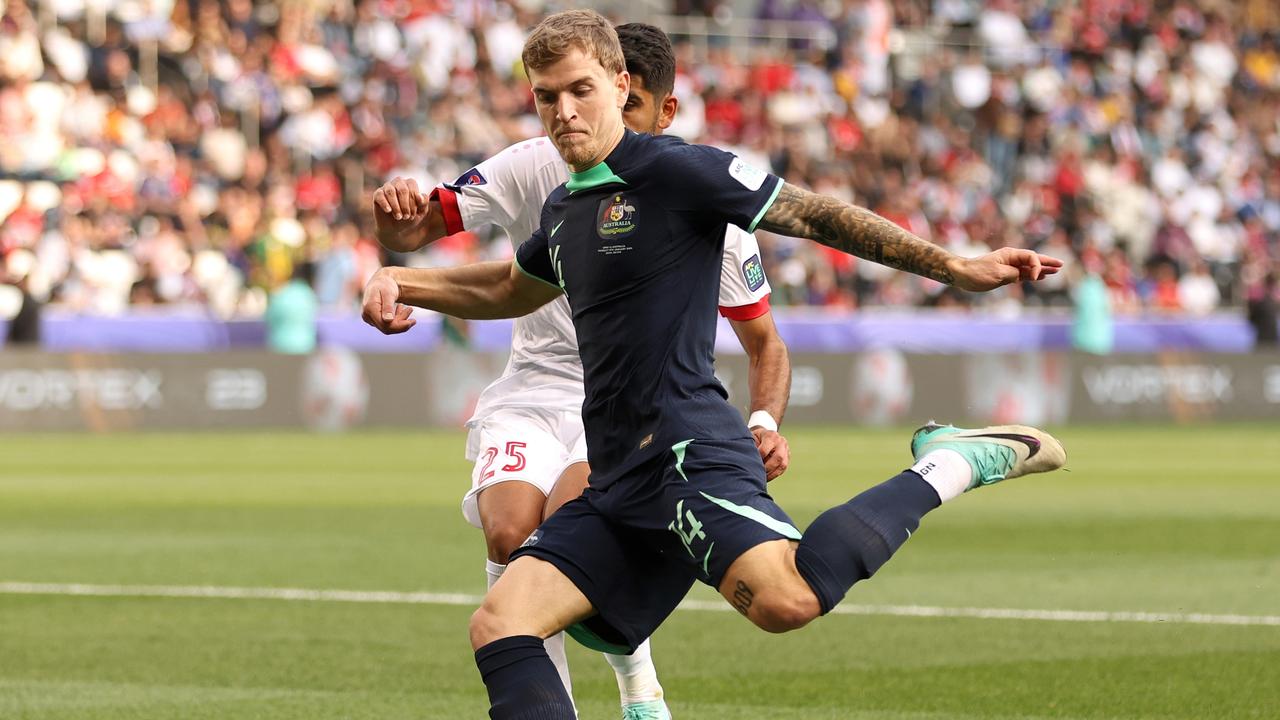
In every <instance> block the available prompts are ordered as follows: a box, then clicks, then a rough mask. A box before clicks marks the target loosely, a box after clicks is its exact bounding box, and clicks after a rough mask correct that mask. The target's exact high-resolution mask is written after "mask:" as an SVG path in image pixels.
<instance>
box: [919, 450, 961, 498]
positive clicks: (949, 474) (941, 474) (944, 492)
mask: <svg viewBox="0 0 1280 720" xmlns="http://www.w3.org/2000/svg"><path fill="white" fill-rule="evenodd" d="M911 469H912V470H913V471H914V472H916V473H917V474H919V475H920V477H922V478H924V481H925V482H927V483H929V484H930V485H932V486H933V489H934V490H937V491H938V497H940V498H942V502H946V501H948V500H953V499H955V498H958V497H960V495H961V494H963V493H964V491H965V490H967V489H969V483H970V482H972V481H973V468H972V467H971V466H970V465H969V461H968V460H965V459H964V456H963V455H961V454H960V453H958V452H956V451H955V450H932V451H930V452H928V453H925V456H924V457H922V458H920V462H918V463H916V464H915V465H912V466H911Z"/></svg>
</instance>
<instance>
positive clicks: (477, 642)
mask: <svg viewBox="0 0 1280 720" xmlns="http://www.w3.org/2000/svg"><path fill="white" fill-rule="evenodd" d="M468 629H469V630H470V632H471V647H472V649H474V650H479V649H480V648H482V647H484V646H485V645H488V644H489V643H491V642H493V641H494V640H500V639H502V638H504V637H506V633H505V632H504V630H505V628H504V627H503V624H502V618H500V617H499V616H498V614H497V613H496V612H494V611H493V609H492V608H490V607H489V605H488V604H487V603H485V604H482V605H481V606H480V608H479V609H477V610H476V611H475V612H473V613H471V624H470V626H469V628H468Z"/></svg>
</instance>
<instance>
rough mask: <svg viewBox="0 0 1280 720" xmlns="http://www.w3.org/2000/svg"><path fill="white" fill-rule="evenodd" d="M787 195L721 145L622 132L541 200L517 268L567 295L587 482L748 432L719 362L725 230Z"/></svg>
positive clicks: (750, 220)
mask: <svg viewBox="0 0 1280 720" xmlns="http://www.w3.org/2000/svg"><path fill="white" fill-rule="evenodd" d="M781 189H782V180H781V179H780V178H778V177H776V176H773V175H770V174H769V173H766V172H763V171H761V170H757V169H755V168H753V167H751V166H750V165H748V164H746V163H744V162H743V161H741V160H740V159H738V158H736V157H735V156H733V155H731V154H729V153H726V152H724V151H722V150H717V149H715V148H711V147H706V146H702V145H689V144H687V143H685V142H684V141H682V140H680V139H678V138H674V137H658V136H651V135H641V134H637V133H633V132H630V131H627V132H626V134H625V136H624V137H623V139H622V142H621V143H620V144H619V145H618V147H617V148H615V149H614V150H613V152H611V153H610V154H609V156H608V157H607V158H605V160H604V162H602V163H600V164H599V165H596V166H595V167H593V168H591V169H590V170H588V171H586V172H582V173H570V179H569V182H568V183H566V184H565V185H562V186H560V187H559V188H557V189H556V190H555V191H554V192H552V193H551V195H550V196H549V197H548V198H547V202H546V204H545V205H544V206H543V212H542V223H541V226H540V227H539V229H538V230H537V231H536V232H534V234H533V236H532V237H531V238H530V239H529V240H528V241H526V242H525V243H524V244H523V245H521V246H520V248H519V249H518V250H517V252H516V262H517V264H518V265H519V267H520V269H521V270H523V271H524V272H525V273H526V274H528V275H531V276H533V277H535V278H537V279H539V280H542V281H544V282H547V283H550V284H552V285H555V286H557V287H559V288H561V289H562V290H563V291H564V293H565V294H566V295H567V296H568V299H569V307H570V308H571V310H572V313H573V323H574V328H575V329H576V331H577V334H578V344H579V353H580V354H581V356H582V366H583V370H584V380H585V386H586V400H585V401H584V403H583V406H582V418H583V421H584V423H585V425H586V431H587V453H588V458H589V460H590V463H591V469H592V476H591V483H592V485H595V486H598V487H603V486H607V485H608V484H610V483H612V482H613V481H614V480H616V479H617V478H618V477H619V476H621V475H622V474H624V473H625V472H626V471H627V470H628V469H630V468H632V467H635V466H636V465H637V464H639V463H642V462H644V461H645V460H646V459H648V458H651V457H653V456H654V455H655V454H656V453H660V452H667V451H669V450H671V448H672V446H673V445H675V444H676V443H679V442H682V441H685V440H688V439H690V438H699V439H724V440H729V439H734V438H741V437H744V436H747V435H748V431H747V428H746V424H745V423H744V422H743V420H742V417H741V416H740V415H739V414H738V412H737V410H735V409H734V408H733V407H732V406H731V405H729V403H728V400H727V394H726V393H725V391H724V388H723V387H721V385H720V383H719V382H718V381H717V380H716V378H715V373H714V366H713V363H714V355H713V347H714V345H715V333H716V314H717V312H716V308H717V296H718V291H719V287H720V265H721V257H722V255H723V252H724V247H723V246H724V234H725V225H726V224H733V225H737V226H738V227H741V228H745V229H746V230H747V232H751V231H753V230H754V229H755V227H756V224H757V223H758V222H760V218H762V217H763V216H764V214H765V212H766V211H767V210H768V208H769V206H770V205H771V204H772V203H773V200H774V198H776V197H777V195H778V192H779V191H780V190H781Z"/></svg>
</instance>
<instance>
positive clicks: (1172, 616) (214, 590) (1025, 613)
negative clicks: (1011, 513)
mask: <svg viewBox="0 0 1280 720" xmlns="http://www.w3.org/2000/svg"><path fill="white" fill-rule="evenodd" d="M0 595H79V596H91V597H135V598H145V597H155V598H226V599H237V600H295V601H310V602H350V603H384V604H396V605H459V606H477V605H479V604H480V601H481V600H482V599H483V598H482V596H480V595H467V594H465V593H430V592H392V591H368V590H309V589H306V588H254V587H225V586H218V585H86V584H82V583H27V582H0ZM680 609H681V610H700V611H713V612H732V611H733V608H731V607H729V605H727V604H725V603H721V602H712V601H706V600H685V601H684V602H682V603H680ZM831 612H832V614H835V615H888V616H894V617H942V618H976V619H981V620H1047V621H1054V622H1124V623H1183V624H1192V625H1254V626H1257V625H1269V626H1274V627H1280V615H1214V614H1207V613H1160V612H1107V611H1101V610H1099V611H1090V610H1018V609H1013V608H963V607H960V608H953V607H935V606H929V605H840V606H837V607H836V609H835V610H832V611H831Z"/></svg>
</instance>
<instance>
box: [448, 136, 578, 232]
mask: <svg viewBox="0 0 1280 720" xmlns="http://www.w3.org/2000/svg"><path fill="white" fill-rule="evenodd" d="M543 145H549V141H548V140H547V139H546V138H536V139H532V140H525V141H523V142H518V143H516V144H515V145H512V146H511V147H508V148H506V149H505V150H503V151H502V152H500V153H498V154H497V155H494V156H493V157H491V158H489V159H488V160H485V161H484V162H482V163H480V164H479V165H476V166H475V167H473V168H471V169H470V170H468V171H466V172H465V173H463V174H462V175H461V176H460V177H459V178H458V179H457V180H455V181H454V182H452V183H445V184H443V185H441V186H440V187H437V188H436V189H435V190H433V191H432V192H431V197H432V198H433V199H436V200H439V201H440V207H441V209H442V210H443V212H444V219H445V229H446V231H447V232H448V233H449V234H451V235H452V234H453V233H456V232H461V231H463V230H475V229H477V228H481V227H484V226H485V225H497V226H498V227H501V228H504V229H507V228H510V227H511V225H512V224H513V223H515V221H516V220H517V218H520V217H521V216H522V215H526V214H528V213H529V209H528V208H530V207H534V208H535V209H540V208H541V207H542V203H543V201H544V200H546V193H542V194H541V195H540V196H538V197H534V195H535V194H537V193H539V191H540V184H539V183H538V182H536V178H537V176H538V174H539V172H541V171H542V166H543V165H545V164H546V163H547V162H548V160H547V154H546V153H545V152H542V151H543V149H544V148H543V147H542V146H543ZM557 157H558V156H557ZM521 239H523V238H521Z"/></svg>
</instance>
